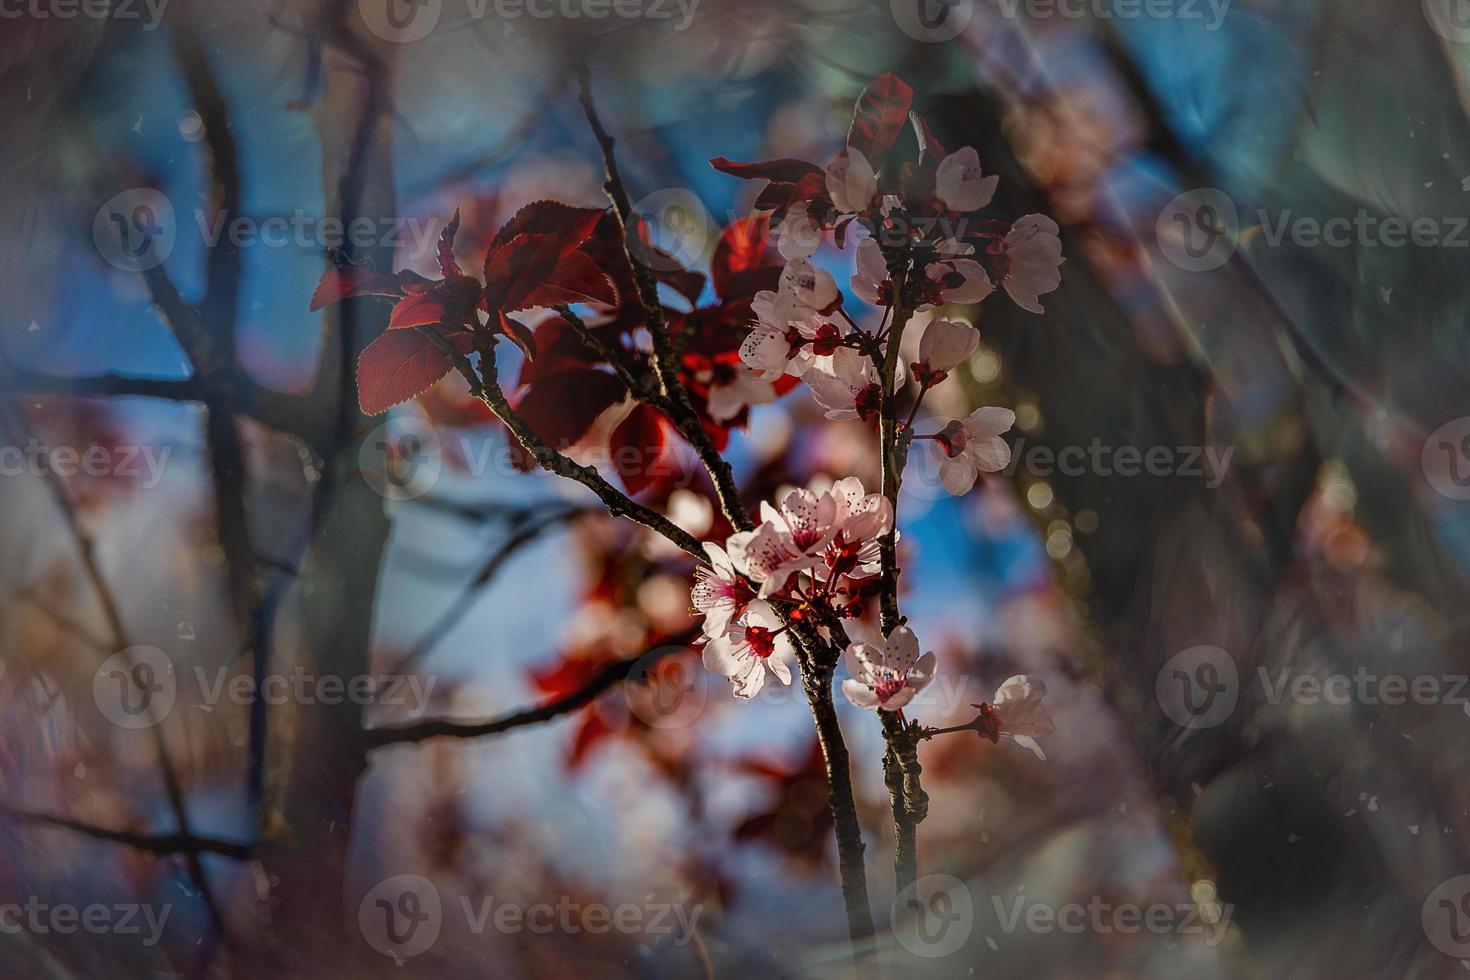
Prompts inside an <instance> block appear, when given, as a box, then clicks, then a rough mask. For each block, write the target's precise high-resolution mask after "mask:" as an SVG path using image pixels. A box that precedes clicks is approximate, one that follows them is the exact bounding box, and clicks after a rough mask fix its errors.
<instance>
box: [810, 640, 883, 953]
mask: <svg viewBox="0 0 1470 980" xmlns="http://www.w3.org/2000/svg"><path fill="white" fill-rule="evenodd" d="M832 675H833V670H832V668H831V667H823V666H817V665H815V664H813V663H812V662H811V661H810V660H809V661H808V662H807V663H805V664H803V665H802V671H801V686H802V688H803V690H804V691H805V692H806V699H807V704H808V705H810V706H811V710H812V720H813V722H814V723H815V724H816V727H817V741H818V742H820V743H821V746H822V757H823V758H824V759H825V760H826V762H827V788H828V795H827V804H828V806H829V807H831V809H832V824H833V828H834V831H835V833H836V835H837V865H838V873H839V874H840V875H841V877H842V899H843V903H844V904H845V905H846V907H847V930H848V936H849V938H850V939H851V940H852V944H853V947H854V955H856V948H857V946H858V945H859V944H860V943H862V942H865V941H866V940H867V939H868V938H869V937H870V936H872V934H873V912H872V909H871V908H870V907H869V905H868V874H867V869H866V868H865V866H864V864H863V852H864V850H865V849H866V848H865V845H864V844H863V830H862V825H861V824H859V823H858V815H857V803H856V800H855V798H854V796H853V791H852V772H851V762H850V760H849V758H848V754H847V743H846V742H845V741H843V738H842V727H841V725H839V724H838V722H837V709H836V707H835V706H834V705H833V704H832Z"/></svg>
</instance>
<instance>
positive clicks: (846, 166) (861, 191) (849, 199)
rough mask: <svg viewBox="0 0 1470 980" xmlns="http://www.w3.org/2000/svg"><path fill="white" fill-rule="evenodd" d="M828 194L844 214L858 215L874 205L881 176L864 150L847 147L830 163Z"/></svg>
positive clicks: (828, 166) (828, 168)
mask: <svg viewBox="0 0 1470 980" xmlns="http://www.w3.org/2000/svg"><path fill="white" fill-rule="evenodd" d="M827 193H828V194H829V195H831V197H832V203H833V204H834V205H836V207H837V210H838V211H839V212H841V213H842V214H856V213H857V212H859V211H864V210H867V208H868V207H869V206H871V205H872V203H873V198H874V197H876V196H877V194H878V177H877V175H876V174H874V173H873V167H872V165H871V164H869V163H868V158H867V157H865V156H863V154H862V151H861V150H858V149H855V148H853V147H848V148H847V152H846V153H844V154H842V155H841V156H839V157H837V159H835V160H833V161H832V162H831V163H830V164H828V165H827Z"/></svg>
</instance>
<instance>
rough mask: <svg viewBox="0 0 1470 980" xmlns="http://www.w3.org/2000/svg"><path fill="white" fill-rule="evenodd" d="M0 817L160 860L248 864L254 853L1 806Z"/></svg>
mask: <svg viewBox="0 0 1470 980" xmlns="http://www.w3.org/2000/svg"><path fill="white" fill-rule="evenodd" d="M0 817H3V818H5V819H7V820H14V821H16V822H17V823H26V824H37V825H40V826H44V827H55V828H57V829H59V830H69V831H72V832H74V833H78V834H81V835H83V836H84V837H92V838H95V839H96V840H101V841H107V842H108V843H111V844H122V845H125V846H127V847H131V848H135V849H137V850H139V851H144V852H146V853H148V854H155V855H158V856H160V857H164V856H169V855H174V854H184V855H199V854H218V855H220V856H221V857H227V858H233V859H235V860H237V861H246V860H249V858H250V856H251V853H252V851H253V850H254V848H253V847H252V845H250V844H246V843H240V842H236V841H228V840H221V839H220V838H217V837H204V836H200V835H198V834H191V833H183V832H175V833H171V834H140V833H135V832H133V831H128V830H110V829H108V828H106V827H97V826H94V825H92V824H89V823H84V822H82V821H80V820H73V819H71V818H70V817H61V816H56V815H54V814H50V813H36V812H33V811H30V810H19V809H16V808H14V807H9V806H4V805H0Z"/></svg>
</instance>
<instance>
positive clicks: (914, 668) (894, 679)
mask: <svg viewBox="0 0 1470 980" xmlns="http://www.w3.org/2000/svg"><path fill="white" fill-rule="evenodd" d="M845 660H846V662H847V672H848V673H849V674H851V675H852V676H851V677H849V678H848V679H847V680H845V681H843V682H842V693H843V694H844V695H846V696H847V700H849V701H851V702H852V703H853V704H854V705H856V706H857V707H859V708H868V709H871V710H878V711H899V710H901V709H902V708H903V706H904V705H906V704H908V703H909V702H910V701H912V700H913V699H914V695H916V694H918V693H919V692H920V691H922V690H923V689H924V688H925V687H926V686H928V684H929V682H930V681H931V680H933V679H934V671H935V659H934V654H933V653H932V652H930V653H926V654H924V655H923V656H922V657H920V656H919V638H918V637H917V636H915V635H914V631H913V630H911V629H909V628H908V627H907V626H900V627H898V628H897V629H895V630H894V631H893V632H892V633H891V634H889V636H888V638H887V639H886V640H884V641H883V644H882V645H881V646H876V645H874V644H872V643H865V642H863V641H858V642H856V643H851V644H849V645H848V647H847V652H846V654H845Z"/></svg>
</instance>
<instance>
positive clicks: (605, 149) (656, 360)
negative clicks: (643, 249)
mask: <svg viewBox="0 0 1470 980" xmlns="http://www.w3.org/2000/svg"><path fill="white" fill-rule="evenodd" d="M578 85H579V88H580V90H581V102H582V111H583V113H584V114H585V115H586V116H587V124H588V125H589V126H591V127H592V133H593V135H594V136H596V137H597V145H598V147H599V148H600V149H601V150H602V162H603V166H604V168H605V169H606V171H607V180H606V182H605V183H604V184H603V189H604V190H605V191H606V192H607V197H608V200H610V201H611V202H612V205H613V214H614V215H616V216H617V219H618V227H619V229H621V231H622V234H623V255H624V257H625V258H626V259H627V260H628V266H629V268H630V269H632V271H633V281H634V282H635V283H637V285H638V299H639V302H640V303H641V304H642V306H643V317H644V323H645V325H646V326H647V328H648V333H649V335H650V336H651V337H652V339H653V358H652V360H653V370H654V375H655V376H656V377H657V379H658V384H659V388H660V390H661V392H662V393H663V396H664V399H665V400H666V402H667V404H664V405H662V406H660V407H661V408H662V409H663V411H664V413H665V414H667V415H668V416H669V418H670V419H671V420H672V421H673V423H674V427H675V428H677V429H678V430H679V434H680V435H682V436H683V437H684V438H685V439H686V440H688V442H689V444H690V445H691V446H693V447H694V451H695V453H696V454H697V455H698V456H699V460H700V462H701V463H703V464H704V468H705V470H706V471H708V472H709V475H710V479H711V480H712V481H714V485H715V491H716V494H717V496H718V497H719V500H720V507H721V509H722V510H723V511H724V512H725V517H726V518H727V519H728V520H729V521H730V524H731V525H732V526H733V527H734V528H735V529H736V530H738V531H748V530H750V529H751V528H753V527H755V522H754V521H752V520H751V518H750V512H749V511H748V510H746V508H745V504H744V503H743V502H742V501H741V499H740V488H739V486H737V485H736V483H735V472H734V470H733V469H731V467H730V463H729V462H728V461H727V460H726V459H725V458H724V457H723V456H721V455H720V452H719V450H718V449H716V448H715V445H714V442H713V441H711V439H710V436H709V433H708V432H706V431H705V428H704V425H703V423H701V422H700V420H699V415H698V414H697V413H696V412H695V411H694V406H693V404H692V403H691V402H690V401H689V391H688V389H686V388H685V387H684V385H683V383H682V382H681V381H680V380H679V365H678V358H677V357H676V356H675V353H674V346H673V343H672V342H671V341H670V339H669V332H668V329H667V324H665V323H664V313H663V304H662V303H660V302H659V298H658V281H657V280H656V279H655V278H654V275H653V271H652V270H651V269H649V268H648V267H647V266H646V265H644V264H643V263H641V262H639V261H638V259H637V257H636V256H635V255H634V254H633V245H632V242H633V239H632V238H631V237H630V234H631V235H636V234H637V233H638V230H637V229H636V228H634V229H632V231H631V232H630V231H629V228H628V218H629V216H630V215H631V214H632V211H633V205H632V203H631V202H630V201H629V200H628V189H627V187H626V186H625V185H624V184H623V178H622V175H621V174H620V173H619V172H618V162H617V157H616V156H615V155H614V153H613V138H612V134H610V133H609V132H608V131H607V129H606V127H604V126H603V125H602V119H601V117H599V116H598V114H597V107H596V106H595V105H594V104H593V102H592V82H591V73H590V72H589V71H588V70H587V66H586V65H583V66H582V67H581V69H580V70H579V72H578ZM635 394H636V392H635Z"/></svg>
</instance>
